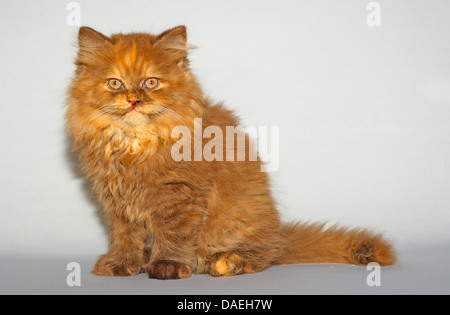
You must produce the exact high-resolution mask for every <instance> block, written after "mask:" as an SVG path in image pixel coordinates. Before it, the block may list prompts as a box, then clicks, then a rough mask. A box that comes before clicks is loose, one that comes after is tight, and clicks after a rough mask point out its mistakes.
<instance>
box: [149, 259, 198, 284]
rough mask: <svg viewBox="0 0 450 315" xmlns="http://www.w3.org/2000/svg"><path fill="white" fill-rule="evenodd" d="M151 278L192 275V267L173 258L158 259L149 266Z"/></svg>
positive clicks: (176, 277)
mask: <svg viewBox="0 0 450 315" xmlns="http://www.w3.org/2000/svg"><path fill="white" fill-rule="evenodd" d="M147 271H148V276H149V278H156V279H165V280H166V279H183V278H188V277H190V276H191V273H192V270H191V267H190V266H189V265H187V264H185V263H181V262H178V261H173V260H157V261H155V262H152V263H151V264H150V265H149V266H148V270H147Z"/></svg>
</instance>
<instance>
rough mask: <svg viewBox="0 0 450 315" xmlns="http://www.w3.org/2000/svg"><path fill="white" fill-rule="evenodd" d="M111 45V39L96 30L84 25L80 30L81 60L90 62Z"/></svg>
mask: <svg viewBox="0 0 450 315" xmlns="http://www.w3.org/2000/svg"><path fill="white" fill-rule="evenodd" d="M109 46H111V41H110V39H109V38H108V37H107V36H105V35H103V34H102V33H100V32H97V31H96V30H94V29H92V28H90V27H87V26H82V27H81V28H80V30H79V32H78V47H79V51H78V57H79V61H80V62H82V63H83V62H88V61H89V60H92V59H93V58H96V57H97V54H98V53H99V52H100V51H102V50H104V49H105V48H107V47H109Z"/></svg>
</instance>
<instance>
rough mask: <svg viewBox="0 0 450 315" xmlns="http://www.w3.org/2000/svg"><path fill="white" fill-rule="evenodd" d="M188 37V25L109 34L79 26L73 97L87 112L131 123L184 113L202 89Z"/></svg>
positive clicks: (141, 122) (114, 120)
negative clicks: (192, 63)
mask: <svg viewBox="0 0 450 315" xmlns="http://www.w3.org/2000/svg"><path fill="white" fill-rule="evenodd" d="M186 38H187V35H186V28H185V27H184V26H178V27H175V28H172V29H169V30H167V31H165V32H163V33H162V34H159V35H152V34H148V33H131V34H114V35H111V36H109V37H108V36H105V35H103V34H101V33H99V32H97V31H95V30H93V29H91V28H89V27H81V28H80V30H79V34H78V44H79V51H78V56H77V59H76V61H75V64H76V66H77V69H76V72H75V78H74V80H73V82H72V85H71V87H70V96H71V98H72V99H73V100H75V101H76V103H77V106H82V107H83V108H84V109H83V111H85V112H89V111H90V112H92V113H95V115H97V116H101V117H102V119H103V120H105V119H106V120H108V119H109V120H110V121H111V122H118V123H122V124H128V125H130V126H138V125H145V124H148V123H149V122H151V121H152V120H155V119H160V118H161V116H164V117H165V118H168V117H175V116H176V115H178V116H183V115H184V112H185V111H186V107H189V106H190V104H191V103H192V102H191V100H192V99H195V98H198V95H199V94H200V93H201V92H200V89H199V87H198V84H197V83H196V81H195V78H194V76H193V75H192V74H191V72H190V69H189V64H188V60H187V50H188V46H187V44H186ZM80 110H81V108H80Z"/></svg>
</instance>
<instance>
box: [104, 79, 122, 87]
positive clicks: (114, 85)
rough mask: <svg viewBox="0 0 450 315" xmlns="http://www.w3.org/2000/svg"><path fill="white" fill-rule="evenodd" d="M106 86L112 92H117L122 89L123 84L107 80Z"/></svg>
mask: <svg viewBox="0 0 450 315" xmlns="http://www.w3.org/2000/svg"><path fill="white" fill-rule="evenodd" d="M106 84H108V86H109V87H110V88H111V89H113V90H118V89H120V88H122V87H123V83H122V81H120V80H119V79H109V80H108V81H106Z"/></svg>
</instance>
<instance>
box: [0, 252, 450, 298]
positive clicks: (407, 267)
mask: <svg viewBox="0 0 450 315" xmlns="http://www.w3.org/2000/svg"><path fill="white" fill-rule="evenodd" d="M449 258H450V246H435V247H417V248H412V247H411V248H405V249H402V250H400V251H399V261H398V263H397V264H396V265H395V266H391V267H385V268H381V270H380V278H379V279H380V283H379V284H380V286H368V284H367V281H366V280H367V278H368V277H369V278H370V277H371V276H370V273H371V272H372V271H373V270H367V269H366V268H365V267H360V266H353V265H341V264H300V265H284V266H274V267H271V268H269V269H267V270H265V271H264V272H261V273H257V274H249V275H240V276H235V277H229V278H214V277H210V276H208V275H194V276H192V277H190V278H188V279H183V280H165V281H163V280H155V279H148V278H147V276H146V275H145V274H140V275H137V276H134V277H98V276H95V275H93V274H91V273H90V270H91V268H92V266H93V264H94V263H95V259H96V257H94V256H92V257H84V258H78V259H73V258H72V259H66V258H45V257H24V256H20V255H9V256H6V255H2V257H1V258H0V294H2V295H5V294H6V295H9V294H57V295H63V294H64V295H65V294H150V295H161V294H164V295H171V294H179V295H186V294H189V295H231V294H239V295H240V294H242V295H250V294H251V295H263V294H269V295H278V294H288V295H297V294H445V295H447V294H449V293H450V276H449V262H450V260H449ZM71 261H75V262H78V263H79V264H80V267H81V279H80V283H81V286H79V287H76V286H75V287H70V286H68V285H67V282H66V279H67V277H68V275H69V273H70V272H71V271H67V270H66V268H67V264H68V263H69V262H71Z"/></svg>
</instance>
